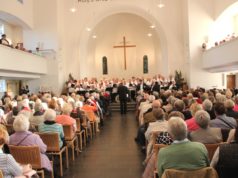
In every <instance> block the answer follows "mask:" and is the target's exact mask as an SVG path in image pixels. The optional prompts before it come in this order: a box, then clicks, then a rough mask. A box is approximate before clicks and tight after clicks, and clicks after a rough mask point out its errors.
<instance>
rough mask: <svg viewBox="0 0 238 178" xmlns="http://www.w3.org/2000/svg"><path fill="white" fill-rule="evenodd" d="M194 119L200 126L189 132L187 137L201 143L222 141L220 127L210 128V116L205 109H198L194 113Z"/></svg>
mask: <svg viewBox="0 0 238 178" xmlns="http://www.w3.org/2000/svg"><path fill="white" fill-rule="evenodd" d="M195 121H196V123H197V124H198V126H199V127H200V128H199V129H197V130H196V131H193V132H191V133H190V134H189V139H190V140H191V141H195V142H201V143H220V142H222V133H221V129H220V128H211V127H210V126H209V122H210V116H209V114H208V113H207V112H206V111H203V110H201V111H198V112H197V113H196V114H195Z"/></svg>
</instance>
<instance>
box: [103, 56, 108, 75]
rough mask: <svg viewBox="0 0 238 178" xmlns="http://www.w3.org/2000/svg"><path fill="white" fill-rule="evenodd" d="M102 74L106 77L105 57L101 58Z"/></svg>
mask: <svg viewBox="0 0 238 178" xmlns="http://www.w3.org/2000/svg"><path fill="white" fill-rule="evenodd" d="M102 74H103V75H107V74H108V70H107V57H106V56H103V58H102Z"/></svg>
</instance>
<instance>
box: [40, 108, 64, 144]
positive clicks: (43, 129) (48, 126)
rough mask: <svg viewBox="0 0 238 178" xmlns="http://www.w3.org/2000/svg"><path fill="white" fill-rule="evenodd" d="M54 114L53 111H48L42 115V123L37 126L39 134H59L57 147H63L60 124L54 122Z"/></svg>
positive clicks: (62, 134)
mask: <svg viewBox="0 0 238 178" xmlns="http://www.w3.org/2000/svg"><path fill="white" fill-rule="evenodd" d="M55 118H56V112H55V111H54V110H53V109H48V110H46V111H45V114H44V123H42V124H40V125H39V128H38V129H39V132H40V133H52V132H54V133H58V134H59V145H60V147H62V146H63V141H64V131H63V127H62V125H61V124H57V123H56V122H55Z"/></svg>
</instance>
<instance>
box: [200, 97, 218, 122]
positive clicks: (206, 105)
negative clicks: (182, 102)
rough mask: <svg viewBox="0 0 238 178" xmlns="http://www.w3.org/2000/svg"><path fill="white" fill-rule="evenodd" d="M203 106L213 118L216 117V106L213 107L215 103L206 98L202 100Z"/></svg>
mask: <svg viewBox="0 0 238 178" xmlns="http://www.w3.org/2000/svg"><path fill="white" fill-rule="evenodd" d="M202 107H203V109H204V110H205V111H207V112H208V114H209V115H210V118H211V120H213V119H215V118H216V115H215V112H214V108H213V104H212V102H211V101H210V100H209V99H205V100H204V101H203V102H202Z"/></svg>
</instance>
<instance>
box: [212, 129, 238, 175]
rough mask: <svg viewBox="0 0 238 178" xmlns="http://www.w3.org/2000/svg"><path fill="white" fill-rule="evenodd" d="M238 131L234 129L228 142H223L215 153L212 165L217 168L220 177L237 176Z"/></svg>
mask: <svg viewBox="0 0 238 178" xmlns="http://www.w3.org/2000/svg"><path fill="white" fill-rule="evenodd" d="M237 143H238V132H237V129H233V130H232V134H230V135H229V138H228V144H221V145H220V146H219V147H218V148H217V150H216V152H215V153H214V155H213V158H212V161H211V166H212V167H214V168H216V170H217V173H218V175H219V178H236V177H237V169H238V144H237Z"/></svg>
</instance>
